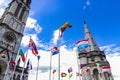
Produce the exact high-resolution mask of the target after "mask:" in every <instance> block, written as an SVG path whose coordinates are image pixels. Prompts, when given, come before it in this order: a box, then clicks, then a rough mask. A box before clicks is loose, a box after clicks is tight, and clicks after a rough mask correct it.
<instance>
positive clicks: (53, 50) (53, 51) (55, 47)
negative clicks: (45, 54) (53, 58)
mask: <svg viewBox="0 0 120 80" xmlns="http://www.w3.org/2000/svg"><path fill="white" fill-rule="evenodd" d="M51 52H52V55H56V54H58V53H59V49H58V47H57V46H54V47H53V48H52V49H51Z"/></svg>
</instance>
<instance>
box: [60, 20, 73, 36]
mask: <svg viewBox="0 0 120 80" xmlns="http://www.w3.org/2000/svg"><path fill="white" fill-rule="evenodd" d="M67 27H68V28H71V27H72V26H70V25H69V23H68V22H66V23H65V24H63V25H62V26H61V27H60V28H59V30H60V38H61V37H62V34H63V32H64V31H65V29H66V28H67Z"/></svg>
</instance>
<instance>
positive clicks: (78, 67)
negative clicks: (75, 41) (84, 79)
mask: <svg viewBox="0 0 120 80" xmlns="http://www.w3.org/2000/svg"><path fill="white" fill-rule="evenodd" d="M77 55H78V53H77V49H76V59H77V67H78V72H79V74H80V67H79V61H78V56H77ZM79 80H81V77H80V76H79Z"/></svg>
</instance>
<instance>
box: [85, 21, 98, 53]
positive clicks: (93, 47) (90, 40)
mask: <svg viewBox="0 0 120 80" xmlns="http://www.w3.org/2000/svg"><path fill="white" fill-rule="evenodd" d="M84 30H85V35H84V37H85V39H88V45H89V46H88V49H87V52H89V51H100V49H99V47H98V46H97V43H96V42H95V40H94V39H93V37H92V35H91V33H90V31H89V29H88V27H87V24H86V22H85V21H84Z"/></svg>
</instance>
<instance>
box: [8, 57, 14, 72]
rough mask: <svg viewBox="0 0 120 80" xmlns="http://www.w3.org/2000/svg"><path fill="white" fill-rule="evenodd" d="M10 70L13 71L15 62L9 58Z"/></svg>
mask: <svg viewBox="0 0 120 80" xmlns="http://www.w3.org/2000/svg"><path fill="white" fill-rule="evenodd" d="M9 64H10V70H14V66H15V61H14V59H13V58H12V57H11V59H10V63H9Z"/></svg>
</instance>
